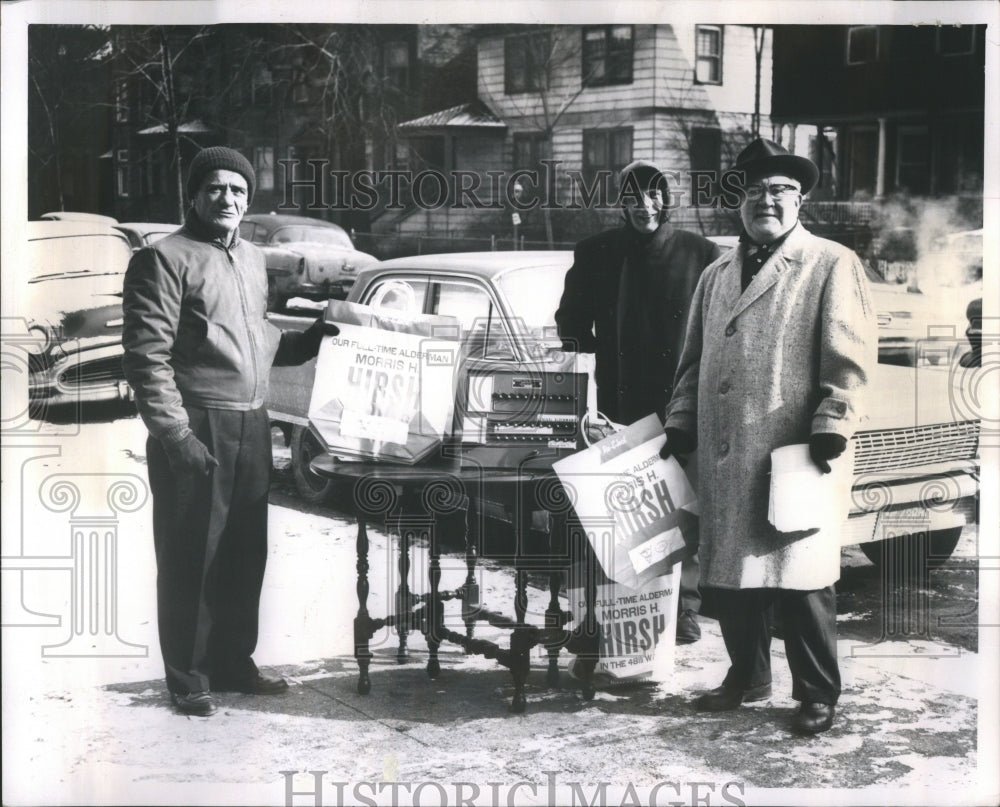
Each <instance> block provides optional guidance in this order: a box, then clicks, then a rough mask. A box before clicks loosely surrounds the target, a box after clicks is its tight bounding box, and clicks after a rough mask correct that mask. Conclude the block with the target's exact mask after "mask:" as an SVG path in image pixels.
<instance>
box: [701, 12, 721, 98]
mask: <svg viewBox="0 0 1000 807" xmlns="http://www.w3.org/2000/svg"><path fill="white" fill-rule="evenodd" d="M694 42H695V68H694V78H695V81H696V82H697V83H698V84H721V83H722V28H721V26H718V25H698V26H696V27H695V34H694Z"/></svg>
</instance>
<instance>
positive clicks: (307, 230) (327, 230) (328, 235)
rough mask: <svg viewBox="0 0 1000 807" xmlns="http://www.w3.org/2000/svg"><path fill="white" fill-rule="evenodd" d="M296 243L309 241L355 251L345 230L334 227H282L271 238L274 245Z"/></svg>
mask: <svg viewBox="0 0 1000 807" xmlns="http://www.w3.org/2000/svg"><path fill="white" fill-rule="evenodd" d="M296 241H300V242H301V241H309V242H311V243H313V244H328V245H330V246H334V247H344V248H346V249H353V248H354V246H353V245H352V244H351V239H350V238H348V237H347V233H345V232H344V231H343V230H340V229H335V228H333V227H309V226H303V225H296V226H292V227H282V228H280V229H278V230H275V231H274V234H273V235H272V236H271V243H272V244H291V243H293V242H296Z"/></svg>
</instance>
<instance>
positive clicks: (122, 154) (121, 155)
mask: <svg viewBox="0 0 1000 807" xmlns="http://www.w3.org/2000/svg"><path fill="white" fill-rule="evenodd" d="M115 177H116V179H117V183H116V184H117V187H116V189H117V191H118V195H119V196H121V197H128V184H129V183H128V180H129V176H128V149H118V151H116V152H115Z"/></svg>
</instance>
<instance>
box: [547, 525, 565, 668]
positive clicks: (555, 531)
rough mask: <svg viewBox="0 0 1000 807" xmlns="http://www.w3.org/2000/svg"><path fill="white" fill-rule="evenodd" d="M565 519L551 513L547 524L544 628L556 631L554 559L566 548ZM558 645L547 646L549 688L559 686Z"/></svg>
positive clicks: (560, 622)
mask: <svg viewBox="0 0 1000 807" xmlns="http://www.w3.org/2000/svg"><path fill="white" fill-rule="evenodd" d="M565 529H566V517H565V515H563V514H562V513H553V514H552V518H551V519H550V522H549V563H551V564H552V566H551V568H550V570H549V606H548V608H546V609H545V627H546V628H549V629H550V630H558V629H559V628H561V627H562V626H563V615H562V608H560V607H559V586H560V584H561V583H562V572H561V571H560V570H559V568H558V567H557V566H556V565H555V564H556V559H557V558H561V557H562V556H563V555H565V547H566V536H565ZM560 649H561V648H560V646H559V645H549V668H548V671H547V673H546V678H545V681H546V683H547V684H548V685H549V686H550V687H557V686H559V650H560Z"/></svg>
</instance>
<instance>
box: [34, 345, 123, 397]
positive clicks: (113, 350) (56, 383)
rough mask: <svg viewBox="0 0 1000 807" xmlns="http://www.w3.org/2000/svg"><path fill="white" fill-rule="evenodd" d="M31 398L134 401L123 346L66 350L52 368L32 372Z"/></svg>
mask: <svg viewBox="0 0 1000 807" xmlns="http://www.w3.org/2000/svg"><path fill="white" fill-rule="evenodd" d="M63 349H64V350H65V346H64V348H63ZM28 400H29V402H30V403H32V404H40V403H45V404H52V405H64V404H76V403H93V402H99V401H130V400H133V394H132V388H131V387H129V385H128V383H126V381H125V372H124V370H123V369H122V349H121V345H120V344H113V345H106V346H104V347H97V348H91V349H83V350H75V351H68V352H64V355H63V356H61V357H60V358H59V359H57V360H56V361H55V362H54V363H53V364H51V365H50V366H49V367H47V368H45V369H44V370H40V371H36V372H32V373H31V374H30V375H29V377H28Z"/></svg>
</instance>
